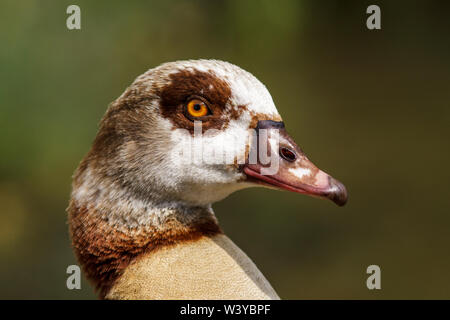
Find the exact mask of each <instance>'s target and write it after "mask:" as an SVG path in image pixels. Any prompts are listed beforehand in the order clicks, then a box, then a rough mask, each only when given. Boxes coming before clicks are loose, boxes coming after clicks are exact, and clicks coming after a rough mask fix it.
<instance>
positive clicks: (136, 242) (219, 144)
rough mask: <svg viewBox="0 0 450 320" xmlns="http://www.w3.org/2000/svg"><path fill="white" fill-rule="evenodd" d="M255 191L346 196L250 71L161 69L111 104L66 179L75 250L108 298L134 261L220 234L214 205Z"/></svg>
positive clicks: (202, 66)
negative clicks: (308, 154)
mask: <svg viewBox="0 0 450 320" xmlns="http://www.w3.org/2000/svg"><path fill="white" fill-rule="evenodd" d="M253 186H263V187H269V188H275V189H282V190H289V191H294V192H298V193H301V194H307V195H312V196H317V197H322V198H327V199H330V200H332V201H334V202H335V203H336V204H338V205H343V204H345V202H346V200H347V192H346V190H345V187H344V186H343V185H342V184H341V183H340V182H338V181H337V180H335V179H333V178H332V177H331V176H329V175H328V174H326V173H325V172H323V171H321V170H319V169H318V168H317V167H316V166H315V165H314V164H313V163H312V162H311V161H309V159H308V158H307V157H306V155H305V154H304V153H303V152H302V150H301V149H300V148H299V147H298V146H297V144H296V143H295V142H294V140H293V139H292V138H291V137H290V136H289V135H288V134H287V132H286V130H285V128H284V124H283V121H282V119H281V117H280V115H279V114H278V111H277V109H276V107H275V104H274V102H273V100H272V97H271V95H270V94H269V92H268V90H267V89H266V87H265V86H264V85H263V84H262V83H261V82H260V81H258V80H257V79H256V78H255V77H254V76H253V75H251V74H250V73H248V72H247V71H244V70H242V69H241V68H239V67H237V66H235V65H232V64H230V63H227V62H223V61H217V60H189V61H177V62H171V63H165V64H163V65H161V66H159V67H156V68H154V69H150V70H149V71H147V72H145V73H144V74H142V75H141V76H139V77H138V78H137V79H136V80H135V81H134V82H133V83H132V84H131V86H130V87H128V88H127V89H126V90H125V92H124V93H123V94H122V95H121V96H120V97H119V98H118V99H117V100H115V101H114V102H113V103H112V104H111V105H110V106H109V108H108V110H107V112H106V114H105V115H104V117H103V119H102V121H101V123H100V128H99V131H98V134H97V136H96V138H95V140H94V143H93V145H92V148H91V150H90V151H89V153H88V154H87V155H86V156H85V157H84V159H83V160H82V162H81V163H80V165H79V166H78V168H77V170H76V172H75V174H74V177H73V184H72V196H71V201H70V205H69V208H68V212H69V225H70V232H71V237H72V243H73V246H74V249H75V252H76V254H77V257H78V259H79V261H80V262H81V264H82V265H83V268H84V270H85V271H86V273H87V276H88V278H90V279H91V280H93V281H94V282H95V283H96V285H97V288H99V289H100V290H101V292H102V293H101V294H102V295H104V294H106V292H107V290H108V288H109V287H110V285H111V283H113V282H114V281H115V279H117V277H118V276H119V275H120V274H121V272H122V271H123V269H124V268H125V266H126V265H128V263H130V262H131V261H133V259H135V258H136V257H137V256H138V255H140V254H142V253H144V252H148V251H151V250H154V249H155V248H157V247H159V246H163V245H172V244H175V243H177V242H180V241H188V240H192V239H195V238H199V237H202V236H205V235H214V234H218V233H221V230H220V228H219V227H218V225H217V221H216V218H215V216H214V213H213V212H212V209H211V204H212V203H214V202H216V201H219V200H221V199H223V198H225V197H226V196H228V195H229V194H230V193H232V192H234V191H237V190H239V189H243V188H247V187H253Z"/></svg>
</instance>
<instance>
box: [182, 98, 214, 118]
mask: <svg viewBox="0 0 450 320" xmlns="http://www.w3.org/2000/svg"><path fill="white" fill-rule="evenodd" d="M208 111H209V109H208V107H207V106H206V104H205V103H204V102H203V101H202V100H200V99H192V100H191V101H189V102H188V104H187V112H188V113H189V115H191V116H193V117H203V116H206V115H207V114H208Z"/></svg>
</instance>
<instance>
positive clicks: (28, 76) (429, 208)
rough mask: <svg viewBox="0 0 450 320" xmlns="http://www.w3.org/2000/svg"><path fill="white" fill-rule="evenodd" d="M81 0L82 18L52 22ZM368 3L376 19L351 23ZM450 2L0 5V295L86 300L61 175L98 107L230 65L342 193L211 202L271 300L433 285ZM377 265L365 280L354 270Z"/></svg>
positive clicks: (449, 112)
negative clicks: (265, 282) (372, 286)
mask: <svg viewBox="0 0 450 320" xmlns="http://www.w3.org/2000/svg"><path fill="white" fill-rule="evenodd" d="M69 4H77V5H79V6H80V7H81V19H82V21H81V23H82V29H81V30H79V31H77V30H74V31H69V30H67V28H66V18H67V16H68V15H67V14H66V8H67V6H68V5H69ZM370 4H378V5H379V6H380V7H381V18H382V30H379V31H369V30H368V29H367V28H366V26H365V21H366V18H367V16H368V15H367V14H366V13H365V12H366V8H367V6H368V5H370ZM449 4H450V2H447V3H444V2H432V1H425V0H424V1H389V2H387V1H317V0H316V1H312V0H311V1H295V0H292V1H238V0H235V1H158V2H154V1H81V0H78V1H5V0H2V2H1V4H0V68H1V69H0V146H1V149H0V150H1V157H0V203H1V213H0V261H1V263H0V298H45V299H48V298H57V299H60V298H65V299H66V298H67V299H72V298H95V297H96V295H95V294H94V293H93V291H92V289H91V287H90V286H89V284H88V283H87V281H85V280H84V279H83V282H82V290H79V291H77V290H74V291H69V290H68V289H66V286H65V281H66V277H67V275H66V267H67V266H68V265H70V264H74V263H76V260H75V258H74V256H73V253H72V250H71V248H70V241H69V236H68V231H67V218H66V213H65V208H66V206H67V203H68V199H69V193H70V183H71V174H72V172H73V171H74V170H75V168H76V167H77V165H78V162H79V161H80V160H81V158H82V157H83V155H84V154H85V153H86V152H87V151H88V149H89V147H90V144H91V142H92V141H93V139H94V136H95V134H96V130H97V124H98V122H99V120H100V118H101V117H102V115H103V113H104V112H105V110H106V108H107V106H108V104H109V103H110V102H111V101H113V100H114V99H116V98H117V97H118V96H119V95H120V94H121V93H122V92H123V90H124V89H125V88H126V87H127V86H128V85H129V84H130V83H131V82H132V81H133V80H134V79H135V77H136V76H138V75H139V74H141V73H143V72H144V71H146V70H147V69H149V68H152V67H154V66H156V65H159V64H160V63H163V62H167V61H172V60H178V59H190V58H215V59H222V60H226V61H230V62H232V63H234V64H237V65H239V66H241V67H242V68H244V69H246V70H248V71H250V72H252V73H253V74H254V75H255V76H257V77H258V78H259V79H260V80H261V81H262V82H263V83H265V84H266V86H267V87H268V88H269V90H270V92H271V94H272V96H273V98H274V101H275V103H276V105H277V107H278V110H279V112H280V114H281V115H282V116H283V118H284V120H285V123H286V126H287V128H288V130H289V132H290V133H291V135H292V136H293V137H294V138H295V139H296V141H297V142H298V143H299V145H300V146H301V147H302V148H303V149H304V150H305V152H306V153H307V154H308V155H309V158H310V159H312V160H313V161H314V162H315V163H316V164H317V165H318V166H319V167H321V168H322V169H324V170H325V171H327V172H329V173H331V174H332V175H333V176H335V177H336V178H338V179H339V180H341V181H343V182H344V184H345V185H346V186H347V189H348V190H349V194H350V199H349V202H348V204H347V206H345V207H343V208H338V207H337V206H335V205H334V204H333V203H331V202H328V201H321V200H317V199H313V198H307V197H305V196H300V195H298V194H292V193H287V192H286V193H285V192H276V191H272V190H266V189H260V188H255V189H249V190H244V191H241V192H238V193H235V194H233V195H231V196H230V197H229V198H227V199H225V200H224V201H222V202H220V203H217V204H216V205H215V207H214V208H215V211H216V214H217V216H218V218H219V220H220V222H221V225H222V227H223V229H224V230H225V231H226V233H227V234H228V235H229V236H230V237H231V239H233V240H234V241H235V242H236V243H237V244H238V245H239V246H240V247H241V248H242V249H243V250H244V251H245V252H246V253H247V254H248V255H249V256H250V257H251V258H252V259H253V260H254V261H255V263H256V264H257V265H258V266H259V268H260V269H261V271H262V272H263V273H264V274H265V275H266V277H267V278H268V279H269V281H270V282H271V283H272V285H273V286H274V288H275V289H276V290H277V291H278V293H279V294H280V296H281V297H282V298H290V299H304V298H325V299H329V298H336V299H347V298H362V299H372V298H376V299H377V298H386V299H392V298H406V299H408V298H447V299H449V298H450V273H449V271H450V254H449V253H450V233H449V230H450V228H449V227H450V215H449V211H450V210H449V208H450V195H449V186H448V185H449V178H450V177H449V175H450V174H449V168H448V166H449V160H450V159H449V158H450V157H449V156H450V154H449V136H450V135H449V122H450V121H449V120H450V22H449V18H448V16H449V12H450V5H449ZM371 264H377V265H379V266H380V267H381V271H382V276H381V285H382V289H381V290H373V291H369V290H368V289H367V287H366V278H367V276H368V275H367V274H366V268H367V266H369V265H371Z"/></svg>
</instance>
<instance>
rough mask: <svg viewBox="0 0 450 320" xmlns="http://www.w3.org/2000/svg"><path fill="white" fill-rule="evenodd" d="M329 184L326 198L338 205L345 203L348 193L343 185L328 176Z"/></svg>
mask: <svg viewBox="0 0 450 320" xmlns="http://www.w3.org/2000/svg"><path fill="white" fill-rule="evenodd" d="M328 179H329V186H330V192H329V193H328V198H329V199H330V200H331V201H333V202H334V203H336V204H337V205H338V206H340V207H342V206H343V205H345V204H346V203H347V199H348V194H347V189H346V188H345V186H344V185H343V184H342V183H341V182H339V181H337V180H336V179H334V178H332V177H330V176H329V178H328Z"/></svg>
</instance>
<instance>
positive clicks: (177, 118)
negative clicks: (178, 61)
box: [159, 70, 231, 132]
mask: <svg viewBox="0 0 450 320" xmlns="http://www.w3.org/2000/svg"><path fill="white" fill-rule="evenodd" d="M169 78H170V83H169V84H168V85H166V86H164V87H162V88H160V92H159V97H160V109H161V114H162V116H163V117H165V118H167V119H169V120H171V121H172V123H173V124H174V126H175V128H184V129H188V130H189V131H191V132H193V131H194V124H193V121H192V119H189V118H187V117H186V113H185V111H184V110H185V108H186V105H187V104H188V103H189V100H190V98H191V97H202V98H203V100H206V101H207V102H208V107H209V109H210V110H209V111H210V114H209V115H208V116H207V117H202V129H203V131H205V130H208V129H211V128H214V129H222V128H224V127H225V126H226V125H227V124H228V121H229V120H228V119H229V118H230V117H227V115H226V114H225V112H224V110H225V108H226V105H227V102H228V101H229V99H230V96H231V89H230V86H229V85H228V83H227V82H226V81H224V80H222V79H220V78H218V77H217V76H215V75H214V73H213V72H203V71H198V70H180V71H179V72H176V73H172V74H171V75H170V76H169Z"/></svg>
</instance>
